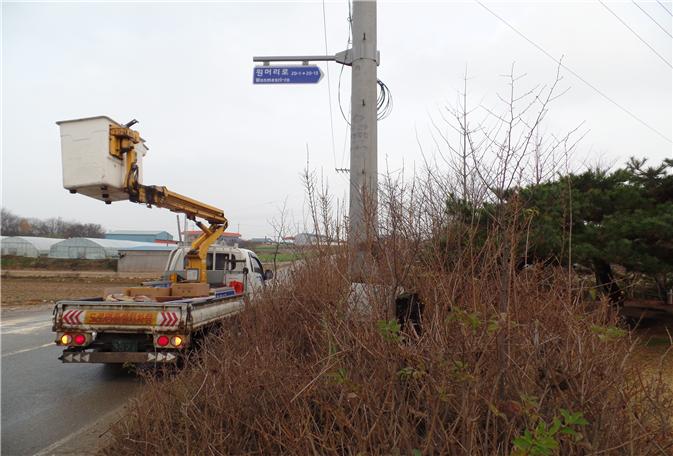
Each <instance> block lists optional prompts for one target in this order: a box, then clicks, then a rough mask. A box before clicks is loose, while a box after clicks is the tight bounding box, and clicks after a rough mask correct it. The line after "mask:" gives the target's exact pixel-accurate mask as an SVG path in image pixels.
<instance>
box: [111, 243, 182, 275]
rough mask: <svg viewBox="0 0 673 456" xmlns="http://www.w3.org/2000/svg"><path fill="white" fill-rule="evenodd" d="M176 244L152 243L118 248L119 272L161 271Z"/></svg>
mask: <svg viewBox="0 0 673 456" xmlns="http://www.w3.org/2000/svg"><path fill="white" fill-rule="evenodd" d="M176 247H177V246H167V245H154V246H141V247H131V248H127V249H119V261H118V263H117V271H119V272H163V271H164V269H165V267H166V263H167V262H168V256H169V255H170V253H171V252H172V251H173V250H174V249H175V248H176Z"/></svg>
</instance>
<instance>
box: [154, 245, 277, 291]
mask: <svg viewBox="0 0 673 456" xmlns="http://www.w3.org/2000/svg"><path fill="white" fill-rule="evenodd" d="M189 250H190V247H178V248H177V249H175V250H173V251H172V252H171V254H170V255H169V257H168V261H167V263H166V268H165V271H164V274H163V277H162V278H163V279H164V280H170V278H171V276H172V275H175V276H177V277H178V280H193V278H192V277H189V271H188V269H187V264H186V256H187V253H188V252H189ZM206 274H207V282H208V284H210V286H211V287H213V288H216V287H221V286H228V285H229V284H230V283H231V282H232V281H239V282H242V283H243V286H244V288H245V290H246V292H254V291H255V290H258V289H260V288H261V287H263V286H264V285H265V283H266V281H267V280H270V279H271V278H273V273H272V271H270V270H267V271H265V270H264V268H263V266H262V262H261V261H260V260H259V258H258V257H257V255H255V253H254V252H253V251H251V250H247V249H241V248H238V247H231V246H226V245H213V246H211V247H210V248H209V249H208V254H207V256H206Z"/></svg>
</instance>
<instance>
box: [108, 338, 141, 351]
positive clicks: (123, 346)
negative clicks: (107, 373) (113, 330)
mask: <svg viewBox="0 0 673 456" xmlns="http://www.w3.org/2000/svg"><path fill="white" fill-rule="evenodd" d="M112 350H113V351H116V352H135V351H138V342H136V341H134V340H115V341H113V342H112Z"/></svg>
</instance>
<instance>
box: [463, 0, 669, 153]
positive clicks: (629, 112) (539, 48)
mask: <svg viewBox="0 0 673 456" xmlns="http://www.w3.org/2000/svg"><path fill="white" fill-rule="evenodd" d="M475 2H476V3H477V4H479V6H481V7H482V8H484V9H485V10H486V11H488V12H489V13H490V14H491V15H492V16H494V17H495V18H496V19H498V20H499V21H500V22H502V23H503V24H505V25H506V26H507V27H509V28H510V29H512V30H513V31H514V33H516V34H517V35H519V36H520V37H521V38H523V39H524V40H526V41H528V43H530V44H531V45H533V46H535V47H536V48H537V49H538V50H539V51H540V52H542V53H543V54H544V55H546V56H547V57H549V58H550V59H551V60H552V61H553V62H554V63H556V64H557V65H559V66H560V67H561V68H564V69H565V70H566V71H567V72H569V73H570V74H572V75H573V76H575V77H576V78H577V79H579V80H580V81H582V82H583V83H584V84H586V85H587V86H588V87H590V88H591V89H593V91H594V92H596V93H597V94H599V95H600V96H602V97H603V98H605V99H606V100H607V101H609V102H610V103H612V104H613V105H615V106H616V107H618V108H619V109H621V110H622V111H623V112H624V113H626V114H628V115H629V116H630V117H631V118H632V119H633V120H635V121H637V122H638V123H640V124H641V125H643V126H644V127H647V128H648V129H649V130H651V131H653V132H654V133H656V134H657V135H659V136H661V137H662V138H664V139H665V140H666V141H668V142H669V143H670V142H673V141H671V138H669V137H668V136H666V135H664V134H663V133H661V132H660V131H659V130H657V129H656V128H654V127H653V126H651V125H650V124H648V123H647V122H645V121H644V120H642V119H641V118H640V117H638V116H636V115H635V114H634V113H632V112H631V111H629V110H628V109H626V108H625V107H623V106H622V105H620V104H619V103H617V102H616V101H615V100H613V99H612V98H610V97H609V96H607V95H606V94H605V93H603V92H602V91H601V90H599V89H598V88H597V87H596V86H594V85H593V84H591V83H590V82H589V81H587V80H586V79H584V78H583V77H582V76H580V75H579V74H577V73H576V72H575V71H573V70H572V69H571V68H570V67H568V66H567V65H565V64H564V63H562V62H561V61H559V60H557V59H556V58H555V57H554V56H553V55H551V54H550V53H549V52H547V51H545V50H544V49H543V48H542V47H541V46H540V45H539V44H537V43H535V42H534V41H533V40H531V39H530V38H528V37H527V36H526V35H524V34H523V33H521V32H520V31H519V30H517V29H516V28H515V27H514V26H513V25H512V24H510V23H509V22H507V21H506V20H505V19H503V18H501V17H500V16H498V15H497V14H496V13H494V12H493V11H491V10H490V9H489V8H488V7H487V6H486V5H484V4H483V3H482V2H480V1H479V0H475Z"/></svg>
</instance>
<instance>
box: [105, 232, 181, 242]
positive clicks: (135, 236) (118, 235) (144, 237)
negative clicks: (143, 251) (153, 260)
mask: <svg viewBox="0 0 673 456" xmlns="http://www.w3.org/2000/svg"><path fill="white" fill-rule="evenodd" d="M105 239H115V240H118V241H134V242H157V241H158V242H162V243H173V242H175V241H173V235H172V234H171V233H169V232H168V231H135V230H117V231H110V232H109V233H105ZM166 241H168V242H166Z"/></svg>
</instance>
